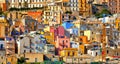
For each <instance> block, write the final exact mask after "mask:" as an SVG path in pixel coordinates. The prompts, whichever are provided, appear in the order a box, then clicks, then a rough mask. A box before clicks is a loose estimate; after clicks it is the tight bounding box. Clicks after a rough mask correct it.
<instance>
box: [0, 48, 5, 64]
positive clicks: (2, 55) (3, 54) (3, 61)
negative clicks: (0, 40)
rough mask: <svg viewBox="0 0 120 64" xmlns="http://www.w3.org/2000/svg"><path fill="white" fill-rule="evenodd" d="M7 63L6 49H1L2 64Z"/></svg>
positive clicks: (0, 63)
mask: <svg viewBox="0 0 120 64" xmlns="http://www.w3.org/2000/svg"><path fill="white" fill-rule="evenodd" d="M5 63H6V52H5V49H0V64H5Z"/></svg>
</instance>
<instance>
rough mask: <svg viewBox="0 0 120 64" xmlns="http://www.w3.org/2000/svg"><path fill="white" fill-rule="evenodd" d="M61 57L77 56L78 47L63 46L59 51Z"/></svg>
mask: <svg viewBox="0 0 120 64" xmlns="http://www.w3.org/2000/svg"><path fill="white" fill-rule="evenodd" d="M60 56H61V57H69V56H71V57H74V56H78V49H77V48H64V49H63V50H62V51H60Z"/></svg>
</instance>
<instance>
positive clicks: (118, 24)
mask: <svg viewBox="0 0 120 64" xmlns="http://www.w3.org/2000/svg"><path fill="white" fill-rule="evenodd" d="M115 27H116V29H118V30H120V19H117V20H116V22H115Z"/></svg>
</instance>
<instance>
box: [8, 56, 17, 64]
mask: <svg viewBox="0 0 120 64" xmlns="http://www.w3.org/2000/svg"><path fill="white" fill-rule="evenodd" d="M7 63H10V64H17V57H16V56H8V57H7ZM7 63H6V64H7Z"/></svg>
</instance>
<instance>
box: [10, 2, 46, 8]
mask: <svg viewBox="0 0 120 64" xmlns="http://www.w3.org/2000/svg"><path fill="white" fill-rule="evenodd" d="M44 5H45V0H9V8H33V7H43V6H44Z"/></svg>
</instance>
